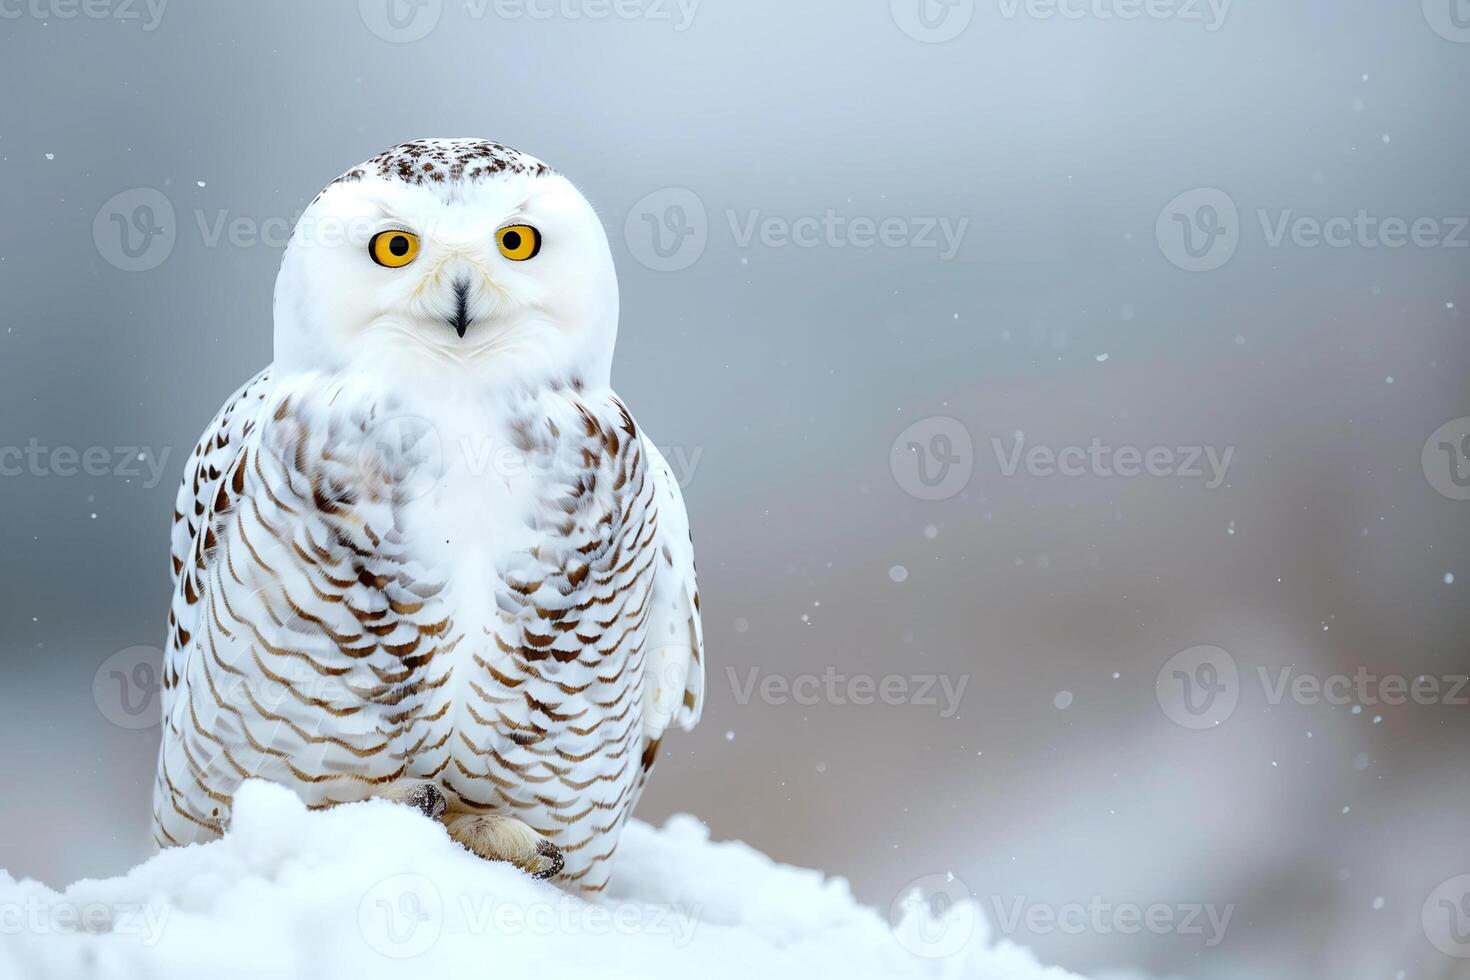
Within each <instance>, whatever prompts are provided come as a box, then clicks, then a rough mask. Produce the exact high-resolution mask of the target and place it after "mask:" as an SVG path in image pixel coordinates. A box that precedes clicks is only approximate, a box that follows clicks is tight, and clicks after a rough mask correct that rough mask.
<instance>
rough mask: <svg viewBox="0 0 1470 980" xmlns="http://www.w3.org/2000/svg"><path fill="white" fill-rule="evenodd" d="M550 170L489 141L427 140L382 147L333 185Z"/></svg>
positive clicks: (535, 173)
mask: <svg viewBox="0 0 1470 980" xmlns="http://www.w3.org/2000/svg"><path fill="white" fill-rule="evenodd" d="M553 173H555V171H554V170H552V169H551V168H550V167H548V166H547V165H546V164H544V163H542V162H541V161H540V160H537V159H536V158H535V157H533V156H530V155H528V154H525V153H522V152H521V151H520V150H515V149H512V148H511V147H508V146H504V145H502V144H500V143H496V142H493V141H491V140H479V139H427V140H413V141H412V142H409V143H400V144H398V145H397V146H395V147H392V148H391V149H387V150H384V151H383V152H382V153H379V154H378V155H377V156H375V157H373V158H372V159H371V160H369V161H367V162H366V163H364V164H362V165H360V166H357V167H353V168H352V169H351V170H349V171H347V172H346V173H345V174H343V175H342V176H340V177H338V178H337V179H336V180H334V181H332V184H340V183H342V182H343V181H357V180H362V179H363V178H364V177H366V176H370V175H371V176H377V177H382V178H384V179H385V180H398V181H402V182H403V183H406V184H411V185H414V186H423V185H425V184H443V183H446V182H458V181H463V180H476V179H479V178H482V177H493V176H495V175H497V174H526V175H528V176H532V177H545V176H548V175H550V174H553ZM332 184H328V185H327V186H328V187H330V186H332Z"/></svg>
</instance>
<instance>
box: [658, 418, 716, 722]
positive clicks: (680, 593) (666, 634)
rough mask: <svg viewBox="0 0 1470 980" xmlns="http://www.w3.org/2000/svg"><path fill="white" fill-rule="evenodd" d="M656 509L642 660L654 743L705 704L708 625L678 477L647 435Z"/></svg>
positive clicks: (695, 715) (696, 718) (694, 719)
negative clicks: (649, 603)
mask: <svg viewBox="0 0 1470 980" xmlns="http://www.w3.org/2000/svg"><path fill="white" fill-rule="evenodd" d="M643 448H644V451H645V452H646V453H647V455H648V461H649V469H650V472H651V475H652V477H653V484H654V502H655V506H656V510H657V514H658V537H657V539H656V544H657V546H658V549H659V561H658V572H657V574H655V576H654V580H653V597H652V598H653V608H652V610H651V612H650V614H649V620H648V635H647V639H646V640H645V644H646V647H647V653H646V660H645V665H644V690H643V734H644V738H645V740H646V742H647V743H648V744H649V745H654V744H656V743H657V742H658V739H659V738H660V737H661V736H662V735H663V733H664V732H665V731H667V730H668V728H669V726H670V725H671V724H677V725H678V726H679V727H680V728H682V729H684V730H685V731H688V730H689V729H691V728H693V727H694V725H695V723H696V722H698V721H699V715H700V711H701V710H702V709H703V707H704V628H703V626H702V625H701V623H700V618H699V586H698V583H697V582H696V581H695V575H694V542H693V541H692V540H691V538H690V536H689V515H688V512H687V511H685V509H684V497H683V495H682V494H681V493H680V491H679V482H678V480H676V479H675V478H674V473H673V471H672V470H670V469H669V464H668V463H667V462H665V461H664V458H663V455H662V454H661V453H660V452H659V451H658V449H657V447H655V446H654V445H653V443H652V442H650V441H649V440H648V438H647V437H646V436H645V437H643Z"/></svg>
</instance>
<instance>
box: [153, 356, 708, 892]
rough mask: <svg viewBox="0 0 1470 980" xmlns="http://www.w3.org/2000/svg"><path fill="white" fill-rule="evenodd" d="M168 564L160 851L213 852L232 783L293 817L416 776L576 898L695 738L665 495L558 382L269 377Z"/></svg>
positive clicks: (693, 624) (214, 431)
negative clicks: (657, 775) (280, 798)
mask: <svg viewBox="0 0 1470 980" xmlns="http://www.w3.org/2000/svg"><path fill="white" fill-rule="evenodd" d="M172 543H173V547H172V551H173V571H174V583H175V592H174V598H173V603H172V608H171V613H170V616H169V636H168V646H167V651H166V660H165V669H164V675H165V676H164V684H165V694H164V699H163V700H164V715H165V716H164V744H163V747H162V751H161V753H160V758H159V767H158V776H157V787H156V793H155V802H154V826H155V835H156V837H157V840H158V843H159V844H160V845H161V846H170V845H175V844H181V843H188V842H193V841H200V840H207V839H209V838H211V837H213V836H216V835H218V834H220V833H222V832H223V831H224V830H225V829H226V828H227V827H228V822H229V813H230V805H231V802H232V798H233V794H234V792H235V790H236V789H237V787H238V786H239V785H240V783H241V782H243V781H244V780H245V779H247V778H252V777H259V778H265V779H270V780H273V781H275V782H279V783H282V784H285V785H287V786H290V787H291V788H293V789H294V790H295V791H296V792H297V793H298V794H299V795H300V796H301V797H302V798H303V799H304V800H306V802H307V803H308V804H309V805H311V806H314V807H327V806H332V805H336V804H340V803H347V802H353V801H357V800H361V799H364V798H367V797H372V796H378V795H383V794H384V792H385V790H386V789H387V788H388V787H391V786H394V785H400V784H403V783H405V782H413V781H426V782H430V783H433V784H434V785H436V786H438V787H440V788H442V790H443V791H444V793H445V794H446V796H447V797H448V799H449V803H450V805H451V806H452V807H453V808H455V809H458V810H461V811H465V812H470V813H487V814H488V813H494V814H502V815H507V816H512V817H515V818H516V819H518V820H520V821H523V822H524V823H525V824H526V825H528V826H529V827H531V828H532V829H533V830H535V831H536V832H537V833H539V834H541V835H542V836H544V837H545V838H546V839H548V840H550V841H552V842H554V843H555V844H556V845H557V846H558V847H559V848H560V849H561V851H562V853H563V854H564V855H565V869H564V871H563V872H562V875H561V877H562V878H563V879H564V880H565V881H567V882H568V883H570V884H572V885H574V886H577V887H581V888H583V889H588V890H597V889H600V888H601V887H602V886H603V885H604V884H605V883H606V881H607V878H608V874H609V869H610V866H611V861H612V858H613V855H614V852H615V850H616V845H617V838H618V832H619V830H620V828H621V826H622V824H623V823H624V822H625V821H626V820H627V818H628V816H629V814H630V813H631V811H632V808H633V805H634V803H635V801H636V799H637V797H638V795H639V792H640V790H641V789H642V786H643V781H644V779H645V778H646V776H647V773H648V771H649V769H650V767H651V766H652V764H653V759H654V756H655V754H656V752H657V749H658V746H659V740H660V738H661V737H662V735H663V733H664V731H665V729H667V728H668V727H670V725H673V724H678V725H682V726H685V727H687V726H689V725H692V724H693V722H694V721H695V720H696V719H697V717H698V713H699V710H700V700H701V696H702V688H703V667H702V664H701V660H700V658H701V638H700V621H699V612H698V606H699V597H698V592H697V589H696V586H695V579H694V565H693V553H692V547H691V544H690V540H689V528H688V521H687V517H686V516H685V512H684V507H683V503H682V500H681V499H680V493H679V488H678V485H677V483H676V482H675V481H674V478H673V475H672V474H671V472H670V471H669V468H668V467H667V465H666V464H665V463H664V461H663V459H662V457H661V456H660V455H659V453H658V451H657V450H656V449H655V448H654V447H653V445H652V444H651V443H650V442H649V441H648V440H646V439H645V438H644V436H643V435H642V433H641V432H640V431H639V429H638V427H637V425H636V424H635V422H634V420H633V418H632V416H631V415H630V414H629V412H628V410H627V409H626V408H625V407H624V406H623V404H622V402H621V401H620V400H619V399H618V398H617V396H616V395H614V394H613V393H612V391H611V390H609V389H607V388H605V387H604V388H589V387H587V386H586V385H584V384H583V383H582V382H581V381H580V380H579V379H578V378H576V377H567V378H564V379H559V380H553V381H550V382H548V383H544V384H536V385H526V386H510V387H508V388H507V389H504V390H499V389H497V390H492V391H476V392H471V393H465V392H456V393H453V394H452V395H451V394H446V393H444V392H433V391H427V392H423V393H422V394H421V395H418V396H412V395H410V396H405V395H404V393H402V392H398V393H395V394H391V395H390V394H386V393H385V392H384V386H382V385H379V384H376V383H372V382H368V381H361V380H353V379H351V378H347V377H343V376H341V375H334V374H330V373H318V372H312V371H298V372H293V373H291V374H284V375H283V374H279V373H277V372H274V371H272V370H267V371H266V372H263V373H262V374H260V375H259V376H257V377H256V378H255V379H254V380H252V381H251V382H250V383H249V384H247V385H246V386H245V387H244V388H242V389H241V390H240V391H239V392H237V393H236V395H235V396H234V397H233V398H232V399H230V401H229V402H228V403H227V404H226V406H225V408H224V409H223V410H222V411H221V413H220V414H219V415H218V416H217V417H216V419H215V420H214V422H213V423H212V425H211V426H210V428H209V429H208V430H207V431H206V433H205V435H204V438H203V440H202V441H201V443H200V445H199V447H198V449H197V450H196V451H195V453H194V455H193V457H192V458H191V459H190V461H189V464H188V468H187V471H186V475H185V481H184V485H183V487H182V489H181V491H180V494H179V500H178V508H177V513H176V515H175V521H174V528H173V542H172Z"/></svg>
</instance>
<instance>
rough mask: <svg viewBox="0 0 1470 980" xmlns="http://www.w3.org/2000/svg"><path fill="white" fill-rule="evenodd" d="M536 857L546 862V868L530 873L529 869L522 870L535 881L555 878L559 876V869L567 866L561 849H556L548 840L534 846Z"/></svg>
mask: <svg viewBox="0 0 1470 980" xmlns="http://www.w3.org/2000/svg"><path fill="white" fill-rule="evenodd" d="M536 856H537V857H538V858H541V859H543V860H545V861H546V862H547V867H545V868H542V869H541V870H539V871H532V870H531V869H530V868H529V867H527V868H523V869H522V870H523V871H525V872H526V873H527V874H529V875H530V876H531V877H532V878H535V879H536V880H537V881H545V880H546V879H548V878H555V877H556V876H557V875H559V874H561V869H562V868H564V867H566V865H567V859H566V858H565V857H564V856H563V855H562V853H561V848H559V847H557V846H556V845H555V844H553V843H552V842H551V841H549V840H543V841H542V842H541V843H539V844H537V845H536Z"/></svg>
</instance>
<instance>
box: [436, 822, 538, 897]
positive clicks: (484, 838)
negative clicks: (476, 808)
mask: <svg viewBox="0 0 1470 980" xmlns="http://www.w3.org/2000/svg"><path fill="white" fill-rule="evenodd" d="M444 825H445V826H446V827H448V828H449V836H450V837H452V838H454V839H455V840H456V841H458V842H459V843H460V844H462V845H464V846H465V847H467V848H469V849H470V850H471V851H473V852H474V853H476V854H478V855H479V856H480V857H482V858H484V859H485V860H487V861H508V862H510V863H511V864H513V865H515V866H516V867H518V868H520V869H521V870H522V871H524V872H526V873H527V874H529V875H530V876H531V877H532V878H535V879H537V880H538V881H544V880H545V879H547V878H554V877H556V876H557V875H558V874H560V873H561V869H562V867H563V866H564V865H565V864H566V860H565V858H563V857H562V853H561V848H559V847H557V846H556V845H555V844H553V843H552V842H551V841H549V840H547V839H546V838H545V837H542V836H541V835H540V834H538V833H536V831H534V830H532V829H531V828H530V827H528V826H526V825H525V824H524V823H522V822H521V821H519V820H517V819H516V818H514V817H507V816H501V815H499V814H494V813H489V814H476V813H460V814H454V815H451V816H450V817H449V818H448V819H447V820H445V821H444Z"/></svg>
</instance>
